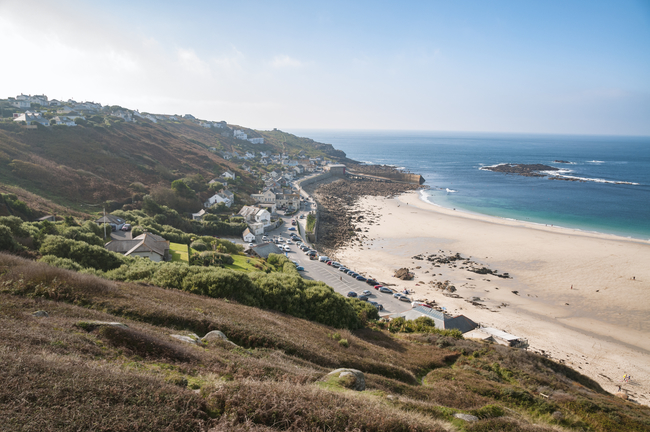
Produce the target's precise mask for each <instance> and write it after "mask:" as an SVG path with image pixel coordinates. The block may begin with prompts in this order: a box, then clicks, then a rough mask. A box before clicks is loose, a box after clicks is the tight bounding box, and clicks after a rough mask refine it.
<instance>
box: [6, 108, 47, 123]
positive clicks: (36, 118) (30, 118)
mask: <svg viewBox="0 0 650 432" xmlns="http://www.w3.org/2000/svg"><path fill="white" fill-rule="evenodd" d="M14 121H15V122H22V121H24V122H25V123H27V124H28V125H30V124H32V123H39V124H42V125H43V126H49V125H50V121H49V120H48V119H46V118H45V117H43V116H42V115H41V113H33V112H29V111H27V112H25V113H23V114H20V115H19V116H18V117H16V118H14Z"/></svg>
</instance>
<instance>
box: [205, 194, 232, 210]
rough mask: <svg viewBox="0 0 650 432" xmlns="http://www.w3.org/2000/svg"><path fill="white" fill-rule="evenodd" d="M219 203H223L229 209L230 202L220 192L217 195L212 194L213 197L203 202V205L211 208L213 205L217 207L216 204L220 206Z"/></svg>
mask: <svg viewBox="0 0 650 432" xmlns="http://www.w3.org/2000/svg"><path fill="white" fill-rule="evenodd" d="M221 203H224V204H225V205H226V207H230V206H231V205H232V201H231V200H230V198H228V197H227V196H226V195H224V194H223V193H221V192H220V193H217V194H214V195H213V196H211V197H210V198H208V200H207V201H206V202H204V203H203V205H204V206H205V207H212V206H213V205H215V204H217V205H218V204H221Z"/></svg>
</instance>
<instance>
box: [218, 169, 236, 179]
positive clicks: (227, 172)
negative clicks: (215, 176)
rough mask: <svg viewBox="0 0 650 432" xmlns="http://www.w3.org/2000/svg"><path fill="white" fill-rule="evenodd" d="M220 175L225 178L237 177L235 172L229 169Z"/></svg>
mask: <svg viewBox="0 0 650 432" xmlns="http://www.w3.org/2000/svg"><path fill="white" fill-rule="evenodd" d="M219 177H220V178H224V179H234V178H235V173H234V172H232V171H230V170H228V171H225V172H224V173H223V174H221V175H220V176H219Z"/></svg>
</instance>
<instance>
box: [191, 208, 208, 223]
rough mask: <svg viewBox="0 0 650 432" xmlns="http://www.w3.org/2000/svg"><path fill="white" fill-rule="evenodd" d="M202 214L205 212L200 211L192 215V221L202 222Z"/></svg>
mask: <svg viewBox="0 0 650 432" xmlns="http://www.w3.org/2000/svg"><path fill="white" fill-rule="evenodd" d="M204 214H205V210H203V209H201V211H199V212H198V213H192V220H195V221H202V220H203V215H204Z"/></svg>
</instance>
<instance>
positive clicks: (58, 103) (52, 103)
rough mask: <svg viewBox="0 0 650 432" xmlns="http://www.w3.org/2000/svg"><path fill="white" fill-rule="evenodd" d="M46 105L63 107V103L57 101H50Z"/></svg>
mask: <svg viewBox="0 0 650 432" xmlns="http://www.w3.org/2000/svg"><path fill="white" fill-rule="evenodd" d="M48 105H49V106H61V105H63V103H62V102H61V101H59V100H56V99H52V100H51V101H50V102H49V103H48Z"/></svg>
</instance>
